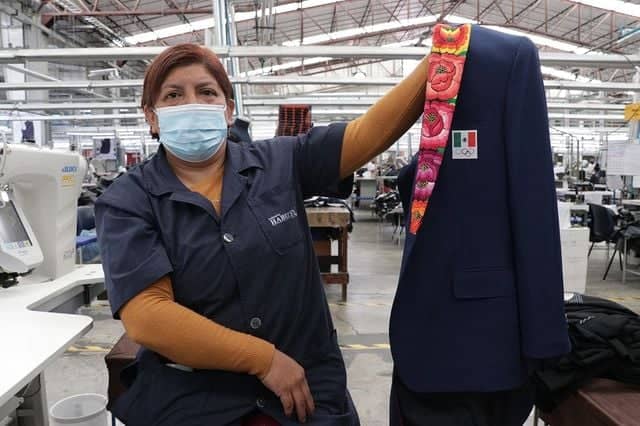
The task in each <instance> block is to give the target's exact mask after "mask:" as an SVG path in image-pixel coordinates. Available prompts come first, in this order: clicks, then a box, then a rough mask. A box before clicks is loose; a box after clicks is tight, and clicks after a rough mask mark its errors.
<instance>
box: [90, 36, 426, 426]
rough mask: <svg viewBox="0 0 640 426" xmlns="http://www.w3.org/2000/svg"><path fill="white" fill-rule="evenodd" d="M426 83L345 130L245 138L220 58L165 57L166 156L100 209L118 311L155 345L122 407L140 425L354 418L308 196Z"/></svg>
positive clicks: (148, 346)
mask: <svg viewBox="0 0 640 426" xmlns="http://www.w3.org/2000/svg"><path fill="white" fill-rule="evenodd" d="M426 75H427V62H426V60H423V61H422V62H421V63H420V65H419V66H418V68H417V69H416V70H415V71H414V72H413V73H412V74H411V75H410V76H409V77H408V78H406V79H405V80H404V81H403V82H402V83H400V84H399V85H398V86H397V87H395V88H394V89H393V90H391V91H390V92H389V93H388V94H387V95H386V96H385V97H384V98H383V99H382V100H380V101H379V102H378V103H377V104H376V105H374V106H372V107H371V108H370V109H369V111H368V112H367V113H366V114H365V115H363V116H361V117H359V118H358V119H356V120H354V121H352V122H350V123H349V124H347V125H345V124H333V125H330V126H327V127H315V128H313V129H312V130H310V131H309V132H308V133H307V134H306V135H301V136H299V137H276V138H274V139H272V140H271V141H267V142H258V143H253V144H237V143H227V142H226V136H227V131H228V130H227V129H228V127H229V126H230V125H231V123H232V111H233V109H234V102H233V99H232V98H233V94H232V88H231V83H230V81H229V78H228V76H227V75H226V73H225V71H224V69H223V67H222V65H221V63H220V61H219V60H218V58H217V57H216V56H215V55H214V54H213V53H212V52H211V51H209V50H207V49H204V48H201V47H199V46H197V45H192V44H182V45H178V46H174V47H171V48H169V49H167V50H165V51H164V52H163V53H162V54H160V55H159V56H158V57H157V58H155V60H154V61H153V62H152V63H151V65H150V66H149V68H148V70H147V72H146V75H145V80H144V88H143V95H142V108H143V110H144V113H145V117H146V120H147V122H148V123H149V125H150V128H151V133H152V134H153V135H154V136H155V137H158V138H159V141H160V143H161V146H160V149H159V150H158V153H157V154H156V155H155V156H154V157H153V158H152V159H151V160H149V161H147V162H145V163H144V164H142V165H140V166H139V167H136V168H133V169H132V170H130V171H129V173H128V174H127V175H124V176H122V177H121V178H119V179H118V180H117V181H116V182H115V183H114V184H113V185H112V186H111V187H110V188H109V190H108V191H106V192H105V193H104V194H103V195H102V196H101V197H100V198H99V200H98V202H97V203H96V223H97V228H98V236H99V241H100V248H101V252H102V256H103V264H104V270H105V276H106V284H107V288H108V291H109V299H110V302H111V308H112V310H113V314H114V317H115V318H121V319H122V321H123V324H124V326H125V329H126V332H127V334H128V335H129V337H130V338H132V339H133V340H134V341H136V342H138V343H139V344H141V345H142V346H143V347H144V349H143V350H142V351H141V353H140V354H139V355H138V360H137V364H136V367H137V368H136V374H135V375H132V376H133V379H132V383H131V386H130V387H129V389H128V391H127V393H125V394H124V395H123V396H122V397H121V398H119V399H118V401H117V403H116V406H115V409H114V412H115V414H116V415H117V416H118V417H119V418H120V419H122V420H123V421H125V422H126V424H127V425H128V426H135V425H151V424H153V425H241V424H243V421H246V420H247V419H249V418H251V417H252V416H255V415H256V414H257V413H263V414H266V415H269V416H271V417H272V418H273V419H275V421H277V423H279V424H282V425H289V424H297V423H298V422H303V423H304V422H307V423H309V424H313V425H327V426H329V425H355V424H358V419H357V414H356V412H355V409H354V408H353V406H352V404H351V401H350V397H349V395H348V392H347V386H346V373H345V366H344V363H343V360H342V356H341V353H340V350H339V347H338V344H337V340H336V333H335V330H334V328H333V324H332V321H331V316H330V313H329V309H328V306H327V302H326V299H325V295H324V290H323V287H322V282H321V279H320V274H319V271H318V266H317V262H316V258H315V254H314V251H313V245H312V241H311V238H310V234H309V228H308V224H307V219H306V215H305V214H304V205H303V199H304V198H305V197H307V196H310V195H313V194H317V193H320V192H322V191H323V190H324V189H325V188H327V187H329V186H331V185H334V184H335V183H336V182H338V181H339V180H340V179H341V178H344V177H347V176H351V175H352V173H353V172H354V170H356V169H358V168H359V167H360V166H361V165H363V164H365V163H366V162H367V161H369V160H370V159H371V158H373V157H374V156H376V155H377V154H379V153H380V152H382V151H384V150H385V149H387V148H388V147H389V146H390V145H391V144H393V143H394V142H395V141H396V140H397V139H398V138H399V137H400V136H401V135H402V134H403V133H404V132H405V131H406V130H407V129H408V128H409V127H410V126H411V125H412V124H413V123H414V122H415V121H416V120H417V119H418V117H419V116H420V114H421V112H422V108H423V105H424V93H425V82H426Z"/></svg>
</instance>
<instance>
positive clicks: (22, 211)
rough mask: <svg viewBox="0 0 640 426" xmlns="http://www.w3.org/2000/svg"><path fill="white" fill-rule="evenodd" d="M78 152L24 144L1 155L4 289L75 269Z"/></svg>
mask: <svg viewBox="0 0 640 426" xmlns="http://www.w3.org/2000/svg"><path fill="white" fill-rule="evenodd" d="M86 168H87V165H86V161H85V160H84V159H83V158H82V157H81V156H80V155H78V154H77V153H74V152H65V151H55V150H52V149H49V148H40V147H34V146H26V145H20V144H6V143H5V144H3V145H2V149H1V150H0V285H1V286H2V287H8V286H11V285H13V284H16V283H17V281H18V279H19V277H21V276H24V275H26V274H29V275H30V277H29V281H30V282H44V281H50V280H54V279H56V278H59V277H61V276H63V275H65V274H68V273H70V272H72V271H73V269H74V267H75V236H76V232H75V230H76V215H77V199H78V196H79V194H80V191H81V188H82V179H83V176H84V175H85V172H86Z"/></svg>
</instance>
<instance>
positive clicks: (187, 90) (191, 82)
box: [144, 64, 234, 134]
mask: <svg viewBox="0 0 640 426" xmlns="http://www.w3.org/2000/svg"><path fill="white" fill-rule="evenodd" d="M185 104H209V105H226V106H227V110H226V111H225V115H226V118H227V124H228V125H229V126H231V125H232V124H233V108H234V103H233V100H231V99H226V98H225V96H224V92H223V91H222V89H221V88H220V85H219V84H218V82H217V81H216V79H215V78H213V76H212V75H211V74H210V73H209V72H208V71H207V69H206V68H205V66H204V65H202V64H191V65H185V66H182V67H178V68H175V69H173V70H172V71H171V72H170V73H169V75H167V78H166V79H165V80H164V82H163V83H162V86H161V87H160V94H159V95H158V97H157V101H156V104H155V106H154V108H162V107H168V106H176V105H185ZM144 113H145V117H146V119H147V122H148V123H149V125H150V126H151V131H152V132H153V133H156V134H160V127H159V126H158V117H157V116H156V114H155V112H154V111H153V109H150V108H145V111H144Z"/></svg>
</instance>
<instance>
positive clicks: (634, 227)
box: [602, 207, 640, 280]
mask: <svg viewBox="0 0 640 426" xmlns="http://www.w3.org/2000/svg"><path fill="white" fill-rule="evenodd" d="M605 208H606V207H605ZM618 221H619V226H616V229H617V230H616V232H615V234H614V237H613V240H615V249H614V251H613V255H611V259H609V264H608V265H607V270H606V272H605V274H604V277H603V278H602V279H603V280H606V279H607V275H608V273H609V269H611V264H613V259H614V258H615V257H616V253H618V258H619V260H620V269H621V270H622V262H623V260H622V256H623V251H624V242H625V239H626V240H627V242H629V241H634V240H638V239H640V223H639V222H638V221H637V220H636V218H635V216H633V214H631V213H630V212H629V211H627V210H624V209H621V210H619V215H618Z"/></svg>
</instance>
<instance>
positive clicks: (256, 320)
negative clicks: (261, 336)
mask: <svg viewBox="0 0 640 426" xmlns="http://www.w3.org/2000/svg"><path fill="white" fill-rule="evenodd" d="M249 325H250V326H251V328H253V329H254V330H257V329H259V328H260V327H261V326H262V320H261V319H260V318H258V317H254V318H251V321H249Z"/></svg>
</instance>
